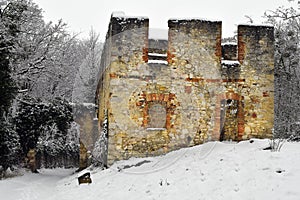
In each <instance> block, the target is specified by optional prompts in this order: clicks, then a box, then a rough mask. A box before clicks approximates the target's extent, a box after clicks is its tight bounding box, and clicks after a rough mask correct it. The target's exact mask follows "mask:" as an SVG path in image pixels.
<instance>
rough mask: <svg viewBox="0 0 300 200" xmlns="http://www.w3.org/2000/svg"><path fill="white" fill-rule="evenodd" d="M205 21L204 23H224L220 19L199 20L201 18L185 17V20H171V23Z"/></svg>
mask: <svg viewBox="0 0 300 200" xmlns="http://www.w3.org/2000/svg"><path fill="white" fill-rule="evenodd" d="M194 20H197V21H203V22H222V21H221V20H219V19H207V18H199V17H185V18H170V19H169V21H172V22H179V21H194Z"/></svg>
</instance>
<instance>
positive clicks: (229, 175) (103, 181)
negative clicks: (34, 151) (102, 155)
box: [0, 140, 300, 200]
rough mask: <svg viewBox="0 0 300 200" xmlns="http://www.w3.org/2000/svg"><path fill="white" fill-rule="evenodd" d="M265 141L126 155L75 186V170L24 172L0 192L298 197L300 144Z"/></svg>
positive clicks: (65, 196)
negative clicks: (272, 145) (274, 145)
mask: <svg viewBox="0 0 300 200" xmlns="http://www.w3.org/2000/svg"><path fill="white" fill-rule="evenodd" d="M268 146H269V142H268V140H252V142H250V141H243V142H240V143H230V142H228V143H224V142H223V143H221V142H209V143H206V144H204V145H200V146H195V147H191V148H186V149H181V150H178V151H173V152H171V153H168V154H166V155H163V156H159V157H148V158H131V159H130V160H126V161H119V162H116V163H115V164H114V165H113V166H112V167H110V168H109V169H106V170H103V171H101V170H98V169H93V170H91V169H89V170H85V171H90V172H91V178H92V181H93V183H92V184H90V185H78V182H77V177H78V174H73V175H70V176H67V177H65V178H62V177H63V176H61V175H59V171H56V170H54V171H53V174H57V175H55V176H53V174H51V175H47V174H45V173H44V172H42V173H40V174H26V175H24V176H23V177H18V178H15V179H9V180H4V181H0V193H1V198H3V199H5V200H12V199H14V200H15V199H23V200H26V199H28V200H29V199H30V200H32V199H43V200H44V199H59V200H76V199H78V200H82V199H84V200H89V199H90V200H94V199H130V200H135V199H136V200H140V199H143V200H144V199H146V200H147V199H149V200H150V199H164V200H165V199H166V200H168V199H170V200H177V199H178V200H184V199H192V200H193V199H201V200H204V199H206V200H216V199H222V200H224V199H225V200H226V199H228V200H235V199H236V200H240V199H243V200H247V199H249V200H250V199H255V200H265V199H278V200H279V199H280V200H281V199H289V200H299V196H300V191H299V189H298V185H299V182H300V181H299V180H300V173H299V171H300V143H285V144H284V146H283V148H282V149H281V151H280V152H270V151H266V150H263V149H264V148H265V147H268ZM61 178H62V179H61ZM59 179H61V180H60V181H58V180H59ZM46 180H49V181H46ZM21 194H22V195H21Z"/></svg>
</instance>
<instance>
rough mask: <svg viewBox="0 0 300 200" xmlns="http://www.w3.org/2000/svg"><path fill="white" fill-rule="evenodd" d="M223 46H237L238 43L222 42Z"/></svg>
mask: <svg viewBox="0 0 300 200" xmlns="http://www.w3.org/2000/svg"><path fill="white" fill-rule="evenodd" d="M222 45H237V42H222Z"/></svg>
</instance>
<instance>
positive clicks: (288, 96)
mask: <svg viewBox="0 0 300 200" xmlns="http://www.w3.org/2000/svg"><path fill="white" fill-rule="evenodd" d="M290 2H293V3H295V2H294V1H293V0H292V1H290ZM265 17H267V19H268V22H269V23H271V24H273V25H274V27H275V40H276V41H275V72H274V73H275V137H283V138H290V139H294V140H299V139H300V131H299V128H300V117H299V116H300V12H299V10H298V11H297V9H295V8H293V7H288V8H285V7H279V8H278V9H276V10H275V11H267V12H266V13H265Z"/></svg>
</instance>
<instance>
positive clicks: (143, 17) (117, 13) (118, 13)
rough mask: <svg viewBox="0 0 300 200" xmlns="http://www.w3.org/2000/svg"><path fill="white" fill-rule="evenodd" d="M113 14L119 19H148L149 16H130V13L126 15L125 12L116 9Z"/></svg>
mask: <svg viewBox="0 0 300 200" xmlns="http://www.w3.org/2000/svg"><path fill="white" fill-rule="evenodd" d="M111 16H112V17H113V18H119V19H133V18H134V19H135V18H136V19H139V20H141V19H148V17H145V16H129V15H125V12H123V11H115V12H113V13H112V14H111Z"/></svg>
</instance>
